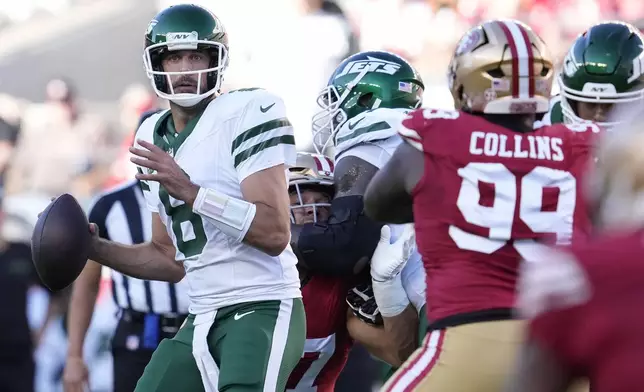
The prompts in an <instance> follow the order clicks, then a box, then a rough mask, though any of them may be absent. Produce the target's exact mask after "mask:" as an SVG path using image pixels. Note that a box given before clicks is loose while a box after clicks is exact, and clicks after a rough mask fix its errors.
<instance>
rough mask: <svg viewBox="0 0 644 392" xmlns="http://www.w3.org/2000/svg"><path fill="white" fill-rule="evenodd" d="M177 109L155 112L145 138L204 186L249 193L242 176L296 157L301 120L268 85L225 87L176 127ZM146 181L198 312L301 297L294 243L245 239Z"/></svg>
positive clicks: (146, 124) (147, 123)
mask: <svg viewBox="0 0 644 392" xmlns="http://www.w3.org/2000/svg"><path fill="white" fill-rule="evenodd" d="M169 116H170V111H164V112H161V113H158V114H155V115H153V116H151V117H150V118H148V119H147V120H146V121H145V122H143V124H141V127H140V128H139V130H138V133H137V138H139V139H143V140H146V141H148V142H152V143H154V144H156V145H157V146H160V147H162V148H163V149H164V150H166V151H168V152H169V153H170V154H171V155H172V156H174V159H175V161H176V162H177V163H178V164H179V166H181V168H182V169H183V170H184V171H185V172H186V173H187V174H188V176H190V179H191V181H192V182H194V183H195V184H198V185H199V186H202V187H206V188H210V189H215V190H217V191H219V192H222V193H225V194H226V195H228V196H231V197H236V198H239V199H242V198H243V196H242V192H241V186H240V184H241V182H242V181H243V180H244V179H245V178H246V177H248V176H250V175H251V174H253V173H256V172H258V171H260V170H264V169H267V168H270V167H273V166H276V165H279V164H284V165H286V166H287V167H288V166H291V165H294V164H295V159H296V151H295V140H294V135H293V127H292V126H291V124H290V123H289V121H288V119H287V118H286V109H285V107H284V103H283V102H282V100H281V99H280V98H279V97H277V96H275V95H273V94H271V93H269V92H267V91H265V90H260V89H244V90H238V91H233V92H230V93H227V94H224V95H221V96H219V97H217V98H216V99H214V100H213V101H212V102H210V104H209V105H208V106H207V107H206V109H205V110H204V111H203V113H202V114H201V116H200V117H198V118H195V119H194V120H192V121H190V122H189V123H188V124H187V125H186V128H185V129H184V130H183V131H181V132H179V133H175V134H174V135H167V132H166V130H167V126H166V124H167V123H166V119H167V118H168V117H169ZM142 170H147V169H145V168H142ZM144 185H147V186H145V187H144V194H145V197H146V201H147V204H148V208H149V209H150V210H151V211H152V212H158V213H159V215H160V217H161V220H162V221H163V222H164V224H165V226H166V228H167V231H168V234H169V235H170V238H172V241H173V242H174V245H175V247H176V259H177V261H181V262H183V265H184V267H185V269H186V279H187V282H188V285H189V291H188V294H189V296H190V300H191V304H190V312H191V313H194V314H199V313H203V312H207V311H210V310H213V309H218V308H221V307H224V306H228V305H233V304H237V303H242V302H248V301H262V300H281V299H289V298H298V297H301V292H300V280H299V275H298V272H297V268H296V264H297V258H296V257H295V255H294V253H293V251H292V249H291V247H290V245H289V246H288V247H287V248H286V250H284V252H282V254H281V255H279V256H277V257H272V256H269V255H268V254H266V253H264V252H262V251H260V250H258V249H256V248H253V247H252V246H249V245H246V244H244V243H237V242H235V241H234V240H233V239H232V238H230V237H229V236H228V235H226V234H224V233H223V232H222V231H220V230H219V229H218V228H217V227H216V226H215V225H214V224H213V223H211V222H210V221H209V220H208V219H206V218H202V217H201V216H200V215H198V214H195V213H193V211H192V209H191V208H190V207H189V206H188V205H186V204H185V203H184V202H182V201H179V200H176V199H174V198H173V197H171V196H169V195H168V193H167V191H166V190H165V189H163V187H160V186H159V184H158V183H157V182H153V181H147V182H146V183H145V184H144Z"/></svg>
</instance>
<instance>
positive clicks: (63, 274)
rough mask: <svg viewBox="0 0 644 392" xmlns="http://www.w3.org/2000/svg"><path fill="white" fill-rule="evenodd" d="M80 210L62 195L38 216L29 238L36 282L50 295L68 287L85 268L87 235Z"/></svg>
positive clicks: (75, 202) (83, 216) (87, 251)
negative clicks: (37, 278)
mask: <svg viewBox="0 0 644 392" xmlns="http://www.w3.org/2000/svg"><path fill="white" fill-rule="evenodd" d="M88 226H89V222H88V221H87V217H86V216H85V212H84V211H83V208H82V207H81V206H80V204H78V201H76V199H75V198H74V196H72V195H70V194H67V193H65V194H63V195H62V196H60V197H58V198H56V199H55V200H54V201H52V202H51V204H49V206H47V208H46V209H45V210H44V211H43V212H42V213H41V214H40V216H39V217H38V221H37V222H36V227H35V229H34V232H33V235H32V237H31V254H32V258H33V262H34V266H35V267H36V271H37V272H38V276H39V277H40V280H41V281H42V282H43V284H44V285H45V286H47V288H49V289H50V290H51V291H59V290H62V289H64V288H65V287H67V286H69V285H70V284H71V283H72V282H74V280H76V278H77V277H78V275H80V273H81V271H82V270H83V268H84V267H85V263H86V262H87V256H88V254H89V246H90V241H91V234H90V232H89V227H88Z"/></svg>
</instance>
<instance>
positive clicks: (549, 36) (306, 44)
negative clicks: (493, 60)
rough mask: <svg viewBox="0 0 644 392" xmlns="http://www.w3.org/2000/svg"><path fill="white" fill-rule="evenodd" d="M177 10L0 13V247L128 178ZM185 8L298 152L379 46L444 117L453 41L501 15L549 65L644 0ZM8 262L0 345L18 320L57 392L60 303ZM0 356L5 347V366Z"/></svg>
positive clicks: (302, 2)
mask: <svg viewBox="0 0 644 392" xmlns="http://www.w3.org/2000/svg"><path fill="white" fill-rule="evenodd" d="M173 3H175V2H174V1H171V0H156V1H155V0H136V1H132V0H21V1H2V2H0V187H1V197H2V199H3V203H2V205H3V208H2V213H1V214H0V215H1V218H0V219H1V222H2V224H1V225H0V227H1V228H2V229H1V230H0V236H1V239H2V240H3V241H10V242H22V243H24V244H28V242H29V240H30V235H31V230H32V228H33V224H34V223H35V222H34V216H35V213H37V212H38V211H40V210H41V209H42V208H43V205H47V204H48V201H49V199H50V198H51V197H53V196H56V195H59V194H61V193H63V192H70V193H72V194H74V195H75V196H76V197H77V198H78V199H79V200H81V201H82V202H83V203H84V204H85V205H86V206H87V205H88V204H89V203H90V202H91V200H92V198H93V197H94V196H95V195H96V194H97V193H98V192H100V191H101V190H104V189H106V188H108V187H111V186H114V185H115V184H118V183H120V182H122V181H124V180H126V179H129V178H131V176H132V174H133V173H132V170H131V167H130V166H129V165H128V155H127V147H128V146H129V145H130V143H131V141H132V137H133V132H134V128H135V127H136V124H137V122H138V119H139V116H140V115H141V114H142V113H143V112H145V111H147V110H150V109H155V108H161V107H164V105H165V103H164V102H161V101H159V100H157V98H156V96H155V95H154V93H153V92H152V90H151V89H150V88H149V84H148V80H147V78H146V75H145V73H144V71H143V66H142V60H141V56H142V45H143V32H144V30H145V28H146V27H147V24H148V22H149V20H150V18H151V17H152V16H153V15H154V14H156V13H157V11H158V10H160V9H163V8H165V7H167V6H169V5H172V4H173ZM177 3H178V2H177ZM193 3H197V4H200V5H203V6H205V7H207V8H209V9H211V10H212V11H213V12H215V13H216V14H217V15H218V16H219V17H220V18H221V20H222V21H223V23H224V25H225V26H226V28H227V30H228V34H229V37H230V48H231V49H230V56H231V58H230V68H229V69H228V73H227V74H226V79H225V81H224V84H225V89H233V88H240V87H250V86H259V87H264V88H267V89H269V90H271V91H273V92H275V93H277V94H279V95H281V96H282V97H283V98H284V100H285V102H286V105H287V108H288V111H289V117H290V118H291V120H292V122H293V124H294V126H295V132H296V141H297V144H298V148H299V149H302V150H311V149H312V147H311V144H310V143H311V137H310V119H311V116H312V114H313V113H314V112H315V110H316V104H315V100H316V96H317V93H318V92H319V91H320V89H321V88H322V87H323V86H324V84H325V83H326V80H327V78H328V76H329V74H330V73H331V71H332V70H333V69H334V68H335V67H336V66H337V65H338V64H339V63H340V61H341V60H342V59H343V58H345V57H346V56H348V55H350V54H352V53H355V52H357V51H359V50H368V49H384V50H389V51H392V52H395V53H398V54H400V55H402V56H404V57H406V58H407V59H409V60H410V61H411V62H412V63H413V64H414V65H415V66H416V67H417V69H419V71H420V72H421V74H422V76H423V79H424V81H425V84H426V91H425V106H434V107H441V108H449V107H450V106H451V105H452V101H451V97H450V95H449V91H448V89H447V88H446V82H445V71H446V68H447V65H448V61H449V57H450V55H451V54H452V51H453V49H454V45H455V43H456V41H457V40H458V39H459V38H460V35H461V34H462V33H463V32H464V31H465V30H466V29H467V28H468V27H470V26H472V25H474V24H476V23H477V22H479V21H481V20H484V19H488V18H498V17H508V18H517V19H520V20H523V21H525V22H527V23H528V24H530V25H531V26H532V27H533V28H534V29H535V30H536V31H537V32H538V33H540V34H541V36H542V37H543V38H544V40H545V41H546V43H547V44H548V45H549V46H550V48H551V50H552V51H553V53H554V54H555V57H556V58H557V59H558V60H561V59H562V58H563V55H564V54H565V51H566V50H567V49H568V45H569V44H570V43H571V42H572V40H573V39H574V37H575V36H576V35H577V34H578V33H580V32H581V31H583V30H584V29H586V28H587V27H588V26H590V25H592V24H594V23H596V22H599V21H602V20H610V19H619V20H624V21H628V22H632V23H634V24H635V25H636V26H637V27H639V28H640V29H642V28H644V1H642V0H335V1H331V0H270V1H268V0H195V1H193ZM640 18H641V19H640ZM0 248H1V247H0ZM2 249H4V248H2ZM2 249H0V251H1V250H2ZM2 257H3V256H0V259H1V258H2ZM11 265H13V264H11V263H4V265H3V266H0V301H1V302H2V303H3V304H4V306H3V307H2V308H3V309H4V310H3V311H1V312H0V331H1V332H2V333H0V344H4V343H3V342H1V340H2V339H5V340H8V341H11V340H12V339H13V338H12V337H11V336H12V335H11V334H10V333H9V332H8V331H11V330H17V329H19V328H22V326H21V325H20V324H19V322H18V321H16V320H15V319H13V318H11V319H9V317H8V315H9V314H11V312H8V311H6V309H9V308H11V307H13V308H16V307H17V308H19V309H18V310H20V308H22V309H26V311H27V313H28V319H27V320H28V322H29V328H30V329H31V331H32V332H33V333H32V335H31V336H32V339H33V340H32V344H33V350H34V352H35V353H36V363H37V368H36V390H37V391H39V392H45V391H59V390H62V387H61V385H60V377H61V374H62V367H63V365H64V358H65V347H66V341H65V328H64V323H63V321H62V320H63V318H64V314H65V306H66V297H65V293H63V294H61V295H58V296H55V297H51V296H50V295H49V293H48V292H47V291H45V290H44V289H43V288H41V287H39V286H37V285H35V284H32V283H34V282H35V280H30V278H29V279H27V278H24V279H22V278H21V276H23V275H20V274H21V273H22V272H21V271H23V270H22V269H21V268H19V267H15V268H14V267H10V266H11ZM15 265H17V264H15ZM25 274H26V273H25ZM24 276H27V275H24ZM107 281H108V280H107V277H106V282H107ZM109 286H110V285H109V284H105V285H104V287H103V288H102V290H101V293H102V294H101V295H99V308H98V310H97V312H96V313H95V317H94V320H93V322H92V323H93V324H92V325H93V326H92V329H91V332H90V336H89V338H88V342H87V343H88V344H87V347H86V351H87V355H88V358H90V360H89V361H90V362H89V366H90V375H91V385H92V388H91V390H92V391H109V388H110V385H111V381H110V377H111V375H110V374H111V373H110V371H109V366H110V365H109V363H110V362H109V361H110V358H109V350H108V349H107V347H109V340H110V334H111V333H112V330H113V328H114V323H115V321H116V318H115V317H114V312H115V311H116V310H115V307H114V304H113V303H112V301H111V296H110V295H109V294H107V293H109V290H110V287H109ZM23 287H29V290H30V295H29V296H28V302H27V303H23V302H21V301H19V300H16V299H15V296H14V295H12V293H11V290H14V289H16V290H18V289H21V288H23ZM3 313H6V314H3ZM13 343H15V340H13ZM2 347H7V345H4V346H2ZM9 347H10V345H9ZM3 355H6V350H5V349H4V348H3V349H2V351H0V360H1V359H2V356H3ZM361 358H364V357H361ZM350 368H351V367H350ZM105 369H108V370H105ZM104 370H105V371H104ZM6 371H10V370H7V369H6V368H2V366H0V372H6ZM350 371H351V370H350V369H349V370H347V372H350ZM339 389H340V388H339ZM354 389H355V388H354ZM358 389H359V388H358ZM2 390H4V389H3V387H2V386H1V385H0V391H2ZM367 390H368V389H367ZM355 392H358V391H355Z"/></svg>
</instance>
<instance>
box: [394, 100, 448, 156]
mask: <svg viewBox="0 0 644 392" xmlns="http://www.w3.org/2000/svg"><path fill="white" fill-rule="evenodd" d="M459 117H460V112H458V111H455V110H442V109H417V110H414V111H413V112H411V113H409V115H408V116H407V117H406V118H405V119H403V121H402V123H401V124H400V125H399V126H398V129H397V130H398V134H399V135H400V136H401V137H402V138H403V140H404V141H405V142H406V143H407V144H409V145H410V146H412V147H414V148H415V149H417V150H418V151H421V152H424V151H425V150H426V145H427V143H428V142H429V134H430V133H431V132H432V131H433V130H434V129H437V128H442V127H443V126H442V125H440V123H441V122H442V121H450V120H457V119H458V118H459ZM453 125H454V126H455V125H456V124H453Z"/></svg>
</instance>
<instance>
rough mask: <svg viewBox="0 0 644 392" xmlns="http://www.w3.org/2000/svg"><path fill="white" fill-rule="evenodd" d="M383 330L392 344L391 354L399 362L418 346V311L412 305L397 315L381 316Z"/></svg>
mask: <svg viewBox="0 0 644 392" xmlns="http://www.w3.org/2000/svg"><path fill="white" fill-rule="evenodd" d="M382 321H383V324H384V330H385V333H386V334H387V337H388V339H389V341H390V342H391V346H392V348H391V349H392V355H393V356H394V357H395V358H396V359H397V360H398V361H400V362H401V363H402V362H404V361H406V360H407V358H409V356H410V355H411V354H412V353H413V352H414V351H415V350H416V349H417V348H418V313H417V312H416V308H414V306H413V305H411V304H410V305H409V306H407V308H406V309H405V310H404V311H403V312H402V313H400V314H399V315H397V316H393V317H384V316H383V317H382Z"/></svg>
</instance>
